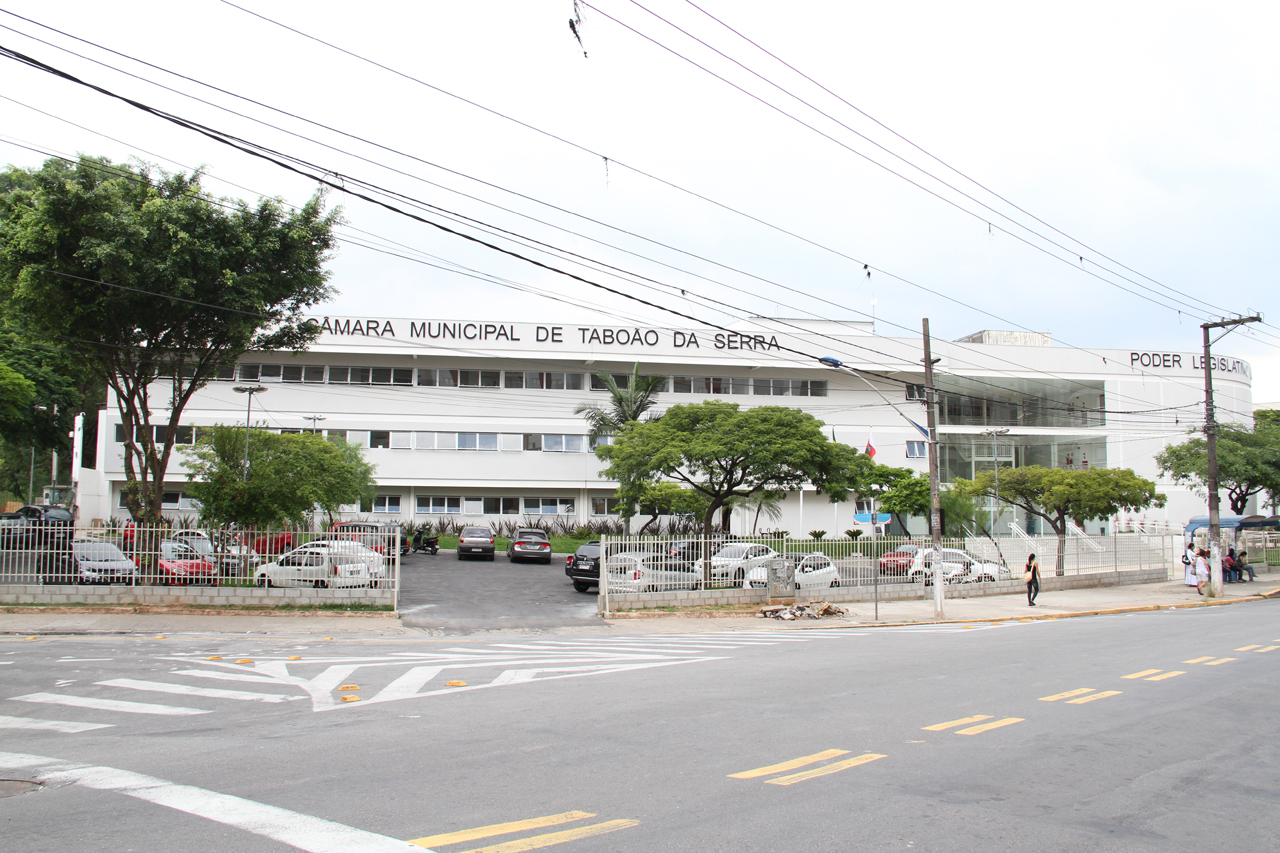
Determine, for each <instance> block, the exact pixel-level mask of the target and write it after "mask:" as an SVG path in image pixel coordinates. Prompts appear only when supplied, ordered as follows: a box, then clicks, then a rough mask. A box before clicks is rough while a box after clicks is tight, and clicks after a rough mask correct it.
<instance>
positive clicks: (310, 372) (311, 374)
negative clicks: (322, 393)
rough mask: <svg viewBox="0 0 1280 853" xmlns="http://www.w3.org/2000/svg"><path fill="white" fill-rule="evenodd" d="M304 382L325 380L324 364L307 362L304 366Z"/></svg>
mask: <svg viewBox="0 0 1280 853" xmlns="http://www.w3.org/2000/svg"><path fill="white" fill-rule="evenodd" d="M302 381H303V382H323V381H324V365H323V364H305V365H303V366H302Z"/></svg>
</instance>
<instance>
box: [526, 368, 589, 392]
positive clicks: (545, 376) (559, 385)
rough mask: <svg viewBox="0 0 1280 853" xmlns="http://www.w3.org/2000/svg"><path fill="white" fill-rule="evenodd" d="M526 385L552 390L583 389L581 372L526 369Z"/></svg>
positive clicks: (527, 386)
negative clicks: (543, 371) (548, 371)
mask: <svg viewBox="0 0 1280 853" xmlns="http://www.w3.org/2000/svg"><path fill="white" fill-rule="evenodd" d="M524 387H526V388H545V389H547V390H550V391H581V390H582V374H581V373H559V372H557V373H535V372H534V371H531V370H530V371H526V372H525V374H524Z"/></svg>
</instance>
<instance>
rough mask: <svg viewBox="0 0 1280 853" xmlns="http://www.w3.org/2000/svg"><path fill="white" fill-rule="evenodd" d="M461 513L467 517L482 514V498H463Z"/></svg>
mask: <svg viewBox="0 0 1280 853" xmlns="http://www.w3.org/2000/svg"><path fill="white" fill-rule="evenodd" d="M462 511H463V512H465V513H466V514H467V515H480V514H482V513H483V512H484V498H463V499H462Z"/></svg>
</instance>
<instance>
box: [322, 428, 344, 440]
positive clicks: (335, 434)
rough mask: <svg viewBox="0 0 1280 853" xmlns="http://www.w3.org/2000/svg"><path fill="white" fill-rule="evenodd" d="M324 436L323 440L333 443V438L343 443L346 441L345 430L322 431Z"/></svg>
mask: <svg viewBox="0 0 1280 853" xmlns="http://www.w3.org/2000/svg"><path fill="white" fill-rule="evenodd" d="M324 435H325V438H327V439H329V440H330V441H333V440H334V439H335V438H340V439H342V440H343V441H346V440H347V431H346V430H345V429H327V430H325V431H324Z"/></svg>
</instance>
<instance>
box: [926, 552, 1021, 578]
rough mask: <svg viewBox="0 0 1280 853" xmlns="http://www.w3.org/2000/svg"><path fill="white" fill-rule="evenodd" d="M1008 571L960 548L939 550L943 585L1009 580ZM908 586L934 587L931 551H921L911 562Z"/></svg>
mask: <svg viewBox="0 0 1280 853" xmlns="http://www.w3.org/2000/svg"><path fill="white" fill-rule="evenodd" d="M1010 577H1011V574H1010V572H1009V569H1008V568H1006V567H1005V566H1002V565H1000V564H999V563H990V562H987V561H985V560H983V559H982V558H981V557H976V556H974V555H973V554H970V553H969V552H968V551H964V550H961V549H959V548H943V549H942V582H943V583H982V582H987V581H997V580H1009V578H1010ZM907 580H908V581H910V582H911V583H923V584H924V585H925V586H932V585H933V549H932V548H921V549H920V550H919V551H917V552H916V555H915V557H914V558H913V559H912V560H911V568H910V569H908V570H907Z"/></svg>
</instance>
